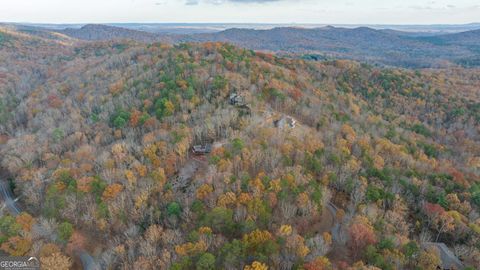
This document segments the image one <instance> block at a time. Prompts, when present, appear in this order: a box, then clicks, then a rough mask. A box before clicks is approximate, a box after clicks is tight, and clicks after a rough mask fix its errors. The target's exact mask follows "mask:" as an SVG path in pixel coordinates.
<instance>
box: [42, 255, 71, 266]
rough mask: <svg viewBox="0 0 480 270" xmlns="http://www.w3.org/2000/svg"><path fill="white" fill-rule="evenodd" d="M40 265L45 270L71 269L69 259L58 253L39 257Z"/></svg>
mask: <svg viewBox="0 0 480 270" xmlns="http://www.w3.org/2000/svg"><path fill="white" fill-rule="evenodd" d="M40 263H41V265H42V269H47V270H68V269H70V267H72V261H71V260H70V258H69V257H67V256H65V255H63V254H62V253H60V252H57V253H53V254H52V255H50V256H47V257H41V258H40Z"/></svg>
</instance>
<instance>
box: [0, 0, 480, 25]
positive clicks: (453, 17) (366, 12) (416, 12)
mask: <svg viewBox="0 0 480 270" xmlns="http://www.w3.org/2000/svg"><path fill="white" fill-rule="evenodd" d="M0 21H3V22H37V23H38V22H42V23H106V22H189V23H191V22H204V23H205V22H215V23H217V22H219V23H227V22H232V23H320V24H324V23H325V24H328V23H329V24H437V23H438V24H456V23H470V22H476V21H480V0H434V1H432V0H400V1H398V0H0Z"/></svg>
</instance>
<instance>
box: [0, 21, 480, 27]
mask: <svg viewBox="0 0 480 270" xmlns="http://www.w3.org/2000/svg"><path fill="white" fill-rule="evenodd" d="M0 24H40V25H87V24H105V25H108V24H166V25H168V24H172V25H173V24H186V25H209V24H210V25H235V24H250V25H325V26H328V25H332V26H334V25H372V26H374V25H377V26H466V25H476V24H479V25H480V21H478V22H470V23H425V24H423V23H411V24H394V23H393V24H392V23H311V22H309V23H302V22H290V23H285V22H258V23H255V22H138V21H132V22H15V21H13V22H12V21H10V22H9V21H1V22H0Z"/></svg>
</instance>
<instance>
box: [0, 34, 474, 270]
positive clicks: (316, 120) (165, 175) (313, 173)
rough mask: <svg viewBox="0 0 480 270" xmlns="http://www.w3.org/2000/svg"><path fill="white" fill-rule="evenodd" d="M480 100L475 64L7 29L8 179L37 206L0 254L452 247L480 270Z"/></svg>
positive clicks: (122, 255)
mask: <svg viewBox="0 0 480 270" xmlns="http://www.w3.org/2000/svg"><path fill="white" fill-rule="evenodd" d="M479 89H480V71H478V70H474V69H470V70H468V69H448V70H417V71H413V70H404V69H381V68H375V67H372V66H369V65H365V64H360V63H357V62H353V61H347V60H336V61H329V62H314V61H305V60H297V59H287V58H281V57H277V56H275V55H271V54H265V53H259V52H254V51H251V50H246V49H242V48H238V47H234V46H232V45H229V44H223V43H203V44H180V45H176V46H172V45H165V44H160V43H154V44H140V43H136V42H133V41H132V42H126V41H125V42H120V41H108V42H101V41H97V42H81V41H77V40H74V39H71V38H68V37H66V36H63V35H60V34H58V35H54V36H39V35H28V34H27V33H24V32H17V31H15V30H13V29H9V28H0V98H1V99H0V165H1V167H0V170H1V173H0V176H1V177H2V179H0V180H2V181H8V184H9V188H12V190H13V192H14V195H15V196H16V197H20V198H19V201H18V205H19V207H20V208H21V209H22V210H23V212H22V213H20V214H19V215H16V216H13V215H11V214H9V213H8V212H7V211H5V210H4V211H3V215H2V216H1V217H0V247H1V249H2V250H3V251H4V252H6V253H9V254H11V255H16V256H21V255H26V254H28V255H34V256H38V257H40V258H41V261H42V264H43V265H48V266H49V267H52V269H54V267H60V268H57V269H66V268H68V267H77V268H78V267H80V261H79V258H78V256H77V252H76V251H78V250H85V251H87V252H88V253H89V254H91V255H92V257H93V258H94V259H95V261H96V262H97V263H98V264H100V265H101V267H102V269H175V270H181V269H185V270H187V269H199V270H200V269H202V270H203V269H232V270H233V269H255V270H258V269H305V270H318V269H436V266H438V265H441V264H442V260H441V254H440V253H439V251H438V250H436V249H432V248H427V245H426V244H428V243H431V242H436V243H445V244H446V245H447V246H448V248H450V249H451V250H452V251H453V252H454V254H455V256H456V257H457V258H459V259H460V260H461V263H462V264H463V265H465V266H468V267H470V269H478V268H479V267H480V259H479V258H480V249H479V248H480V246H479V240H480V215H479V210H480V183H479V181H480V90H479ZM232 94H237V95H238V96H241V97H242V99H243V100H244V102H242V104H235V102H231V100H230V97H231V95H232ZM195 145H202V146H205V145H209V146H211V152H209V151H207V152H208V153H206V154H204V155H199V154H194V153H193V152H192V150H191V148H192V146H195ZM61 267H64V268H61Z"/></svg>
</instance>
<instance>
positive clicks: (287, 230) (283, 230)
mask: <svg viewBox="0 0 480 270" xmlns="http://www.w3.org/2000/svg"><path fill="white" fill-rule="evenodd" d="M278 234H279V235H281V236H283V237H285V236H289V235H291V234H292V226H290V225H282V226H280V229H278Z"/></svg>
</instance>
